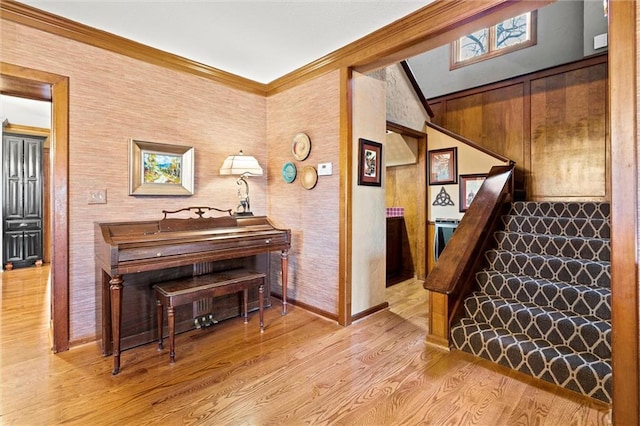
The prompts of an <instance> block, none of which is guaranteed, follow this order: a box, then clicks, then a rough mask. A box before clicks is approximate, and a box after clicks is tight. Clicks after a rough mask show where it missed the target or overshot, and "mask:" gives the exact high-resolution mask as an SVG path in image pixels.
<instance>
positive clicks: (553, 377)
mask: <svg viewBox="0 0 640 426" xmlns="http://www.w3.org/2000/svg"><path fill="white" fill-rule="evenodd" d="M451 337H452V341H453V345H454V347H455V348H457V349H459V350H462V351H465V352H468V353H471V354H474V355H476V356H479V357H482V358H485V359H487V360H490V361H492V362H495V363H497V364H500V365H503V366H505V367H508V368H511V369H514V370H517V371H520V372H522V373H525V374H528V375H530V376H533V377H536V378H538V379H542V380H545V381H547V382H550V383H553V384H556V385H558V386H561V387H564V388H567V389H570V390H573V391H576V392H579V393H581V394H583V395H587V396H590V397H592V398H595V399H598V400H600V401H603V402H605V403H611V388H612V374H611V364H610V363H609V362H606V361H601V360H598V359H596V358H593V357H592V356H591V355H590V354H588V353H582V354H570V351H569V350H568V349H566V348H564V347H552V346H549V344H548V343H547V342H545V341H540V340H534V341H531V340H529V341H527V340H526V339H527V338H526V336H522V335H511V334H509V333H508V331H506V330H496V329H489V328H488V326H484V327H483V326H481V325H478V324H474V323H472V322H470V321H469V320H463V321H462V323H461V324H460V325H458V326H456V327H454V328H453V329H452V331H451ZM572 368H573V369H577V370H578V372H577V373H576V375H575V377H577V378H578V381H576V380H574V378H573V377H572V374H571V373H570V370H571V369H572Z"/></svg>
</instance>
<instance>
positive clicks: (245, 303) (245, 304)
mask: <svg viewBox="0 0 640 426" xmlns="http://www.w3.org/2000/svg"><path fill="white" fill-rule="evenodd" d="M242 316H244V323H245V324H248V323H249V290H247V289H246V288H245V289H244V290H242Z"/></svg>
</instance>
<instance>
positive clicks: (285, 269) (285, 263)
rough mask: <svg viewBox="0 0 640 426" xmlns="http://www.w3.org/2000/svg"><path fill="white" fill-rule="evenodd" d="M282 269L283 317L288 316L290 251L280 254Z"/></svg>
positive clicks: (283, 251)
mask: <svg viewBox="0 0 640 426" xmlns="http://www.w3.org/2000/svg"><path fill="white" fill-rule="evenodd" d="M280 268H281V271H282V315H287V278H288V275H289V250H282V253H281V254H280Z"/></svg>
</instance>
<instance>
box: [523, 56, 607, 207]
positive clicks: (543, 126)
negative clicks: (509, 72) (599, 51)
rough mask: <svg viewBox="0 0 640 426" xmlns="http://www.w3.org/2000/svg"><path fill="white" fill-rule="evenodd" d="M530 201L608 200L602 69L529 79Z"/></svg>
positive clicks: (604, 84)
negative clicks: (530, 135) (530, 111)
mask: <svg viewBox="0 0 640 426" xmlns="http://www.w3.org/2000/svg"><path fill="white" fill-rule="evenodd" d="M531 84H532V86H531V108H532V114H531V132H532V141H531V142H532V143H531V175H532V182H531V194H530V198H531V199H547V200H548V199H565V200H566V199H593V200H598V199H604V198H605V197H606V169H607V167H606V132H605V119H606V103H605V99H606V66H605V65H604V64H600V65H595V66H591V67H587V68H583V69H578V70H573V71H569V72H566V73H561V74H556V75H552V76H548V77H544V78H541V79H537V80H533V81H532V83H531Z"/></svg>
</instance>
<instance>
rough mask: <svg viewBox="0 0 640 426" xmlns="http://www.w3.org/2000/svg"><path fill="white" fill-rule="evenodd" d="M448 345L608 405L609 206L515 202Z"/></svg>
mask: <svg viewBox="0 0 640 426" xmlns="http://www.w3.org/2000/svg"><path fill="white" fill-rule="evenodd" d="M501 219H502V221H501V225H502V229H500V230H498V231H496V232H495V233H494V241H493V242H494V245H493V247H492V248H490V249H488V250H487V251H485V253H484V259H483V260H484V268H483V269H481V270H480V271H478V272H477V273H476V275H475V278H476V283H477V288H478V291H476V292H475V293H472V294H471V295H469V296H468V297H467V298H466V299H465V301H464V310H465V317H464V318H462V319H461V320H460V321H459V322H457V323H456V324H455V325H454V326H453V327H452V329H451V337H452V342H453V346H454V347H456V348H458V349H460V350H464V351H466V352H470V353H472V354H475V355H477V356H481V357H483V358H486V359H489V360H491V361H493V362H497V363H498V364H501V365H504V366H507V367H510V368H513V369H515V370H518V371H521V372H523V373H526V374H530V375H532V376H534V377H537V378H539V379H543V380H546V381H548V382H551V383H555V384H557V385H559V386H562V387H564V388H567V389H571V390H574V391H576V392H580V393H582V394H584V395H588V396H590V397H592V398H596V399H599V400H601V401H604V402H607V403H609V402H611V289H610V287H611V262H610V261H611V241H610V234H611V222H610V205H609V204H608V203H598V202H585V203H579V202H530V201H516V202H513V203H512V204H511V208H510V210H509V213H508V214H507V215H505V216H502V218H501Z"/></svg>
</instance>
